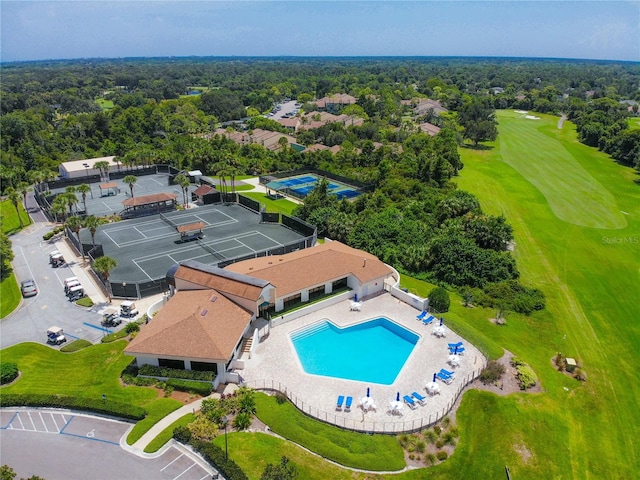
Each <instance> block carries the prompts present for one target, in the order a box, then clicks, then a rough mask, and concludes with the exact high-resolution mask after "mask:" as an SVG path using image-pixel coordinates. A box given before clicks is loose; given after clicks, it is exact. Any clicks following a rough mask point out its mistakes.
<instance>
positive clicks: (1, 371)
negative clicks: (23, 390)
mask: <svg viewBox="0 0 640 480" xmlns="http://www.w3.org/2000/svg"><path fill="white" fill-rule="evenodd" d="M17 376H18V365H17V364H15V363H0V385H4V384H5V383H11V382H13V381H14V380H15V379H16V377H17Z"/></svg>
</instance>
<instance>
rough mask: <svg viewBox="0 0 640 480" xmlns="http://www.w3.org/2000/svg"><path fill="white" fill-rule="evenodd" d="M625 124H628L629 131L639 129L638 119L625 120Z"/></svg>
mask: <svg viewBox="0 0 640 480" xmlns="http://www.w3.org/2000/svg"><path fill="white" fill-rule="evenodd" d="M627 122H628V123H629V128H630V129H631V130H638V129H640V117H632V118H629V119H627Z"/></svg>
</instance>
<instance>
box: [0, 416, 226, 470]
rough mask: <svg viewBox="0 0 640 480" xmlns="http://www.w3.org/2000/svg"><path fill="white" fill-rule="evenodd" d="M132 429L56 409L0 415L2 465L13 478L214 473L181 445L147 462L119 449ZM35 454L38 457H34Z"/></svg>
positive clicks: (170, 448) (102, 419)
mask: <svg viewBox="0 0 640 480" xmlns="http://www.w3.org/2000/svg"><path fill="white" fill-rule="evenodd" d="M132 426H133V425H132V424H130V423H126V422H122V421H118V420H112V419H107V418H101V417H94V416H89V415H84V414H79V413H73V412H69V411H65V410H54V409H2V410H0V443H1V444H2V464H3V465H5V464H6V465H9V466H11V468H13V469H14V470H15V472H16V473H17V478H28V477H30V476H32V475H39V476H40V477H42V478H46V479H47V480H56V479H61V480H76V479H77V480H85V479H89V478H91V479H99V480H110V479H114V480H115V479H117V480H123V479H124V480H126V479H132V480H133V479H135V480H146V479H149V480H156V479H157V480H163V479H178V478H179V479H180V480H204V479H205V478H211V474H212V472H213V470H212V469H211V467H210V466H209V465H207V464H206V463H205V462H204V461H203V460H202V459H200V458H199V457H197V456H196V455H194V454H193V453H192V452H190V451H189V450H187V449H185V448H184V447H182V446H180V445H175V444H172V445H170V446H169V447H168V448H166V449H165V450H161V452H159V454H158V455H153V456H152V455H146V457H147V458H142V457H140V456H137V455H134V454H132V453H130V452H128V451H125V450H123V449H122V448H121V447H120V439H121V438H123V436H124V435H126V434H127V433H128V431H129V429H130V428H131V427H132ZM35 452H37V454H35Z"/></svg>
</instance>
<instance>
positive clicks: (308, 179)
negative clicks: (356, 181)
mask: <svg viewBox="0 0 640 480" xmlns="http://www.w3.org/2000/svg"><path fill="white" fill-rule="evenodd" d="M320 178H322V177H320V176H318V175H311V174H307V175H298V176H293V177H288V178H281V179H278V180H273V181H271V182H269V183H267V184H266V185H265V187H266V188H267V189H271V190H275V191H276V192H282V193H289V194H291V195H293V196H295V197H298V198H304V197H306V196H307V195H309V193H311V191H312V190H313V189H314V188H315V187H316V184H317V183H318V182H319V181H320ZM329 193H332V194H334V195H336V196H337V197H338V198H339V199H342V198H354V197H357V196H358V195H360V194H361V192H360V191H358V190H356V189H355V188H353V187H351V186H349V185H347V184H344V183H340V182H337V181H335V180H329Z"/></svg>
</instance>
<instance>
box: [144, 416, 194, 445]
mask: <svg viewBox="0 0 640 480" xmlns="http://www.w3.org/2000/svg"><path fill="white" fill-rule="evenodd" d="M195 419H196V416H195V415H194V414H193V413H187V414H186V415H184V416H183V417H180V418H179V419H178V420H176V421H175V422H173V423H172V424H171V425H169V426H168V427H167V428H165V429H164V430H162V432H160V434H159V435H158V436H157V437H156V438H154V439H153V440H151V442H149V445H147V447H146V448H145V449H144V451H145V453H154V452H157V451H158V450H160V449H161V448H162V447H163V446H164V444H165V443H167V442H168V441H169V440H171V438H172V437H173V431H174V430H175V429H176V428H177V427H184V426H186V425H188V424H189V423H191V422H193V421H194V420H195Z"/></svg>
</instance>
